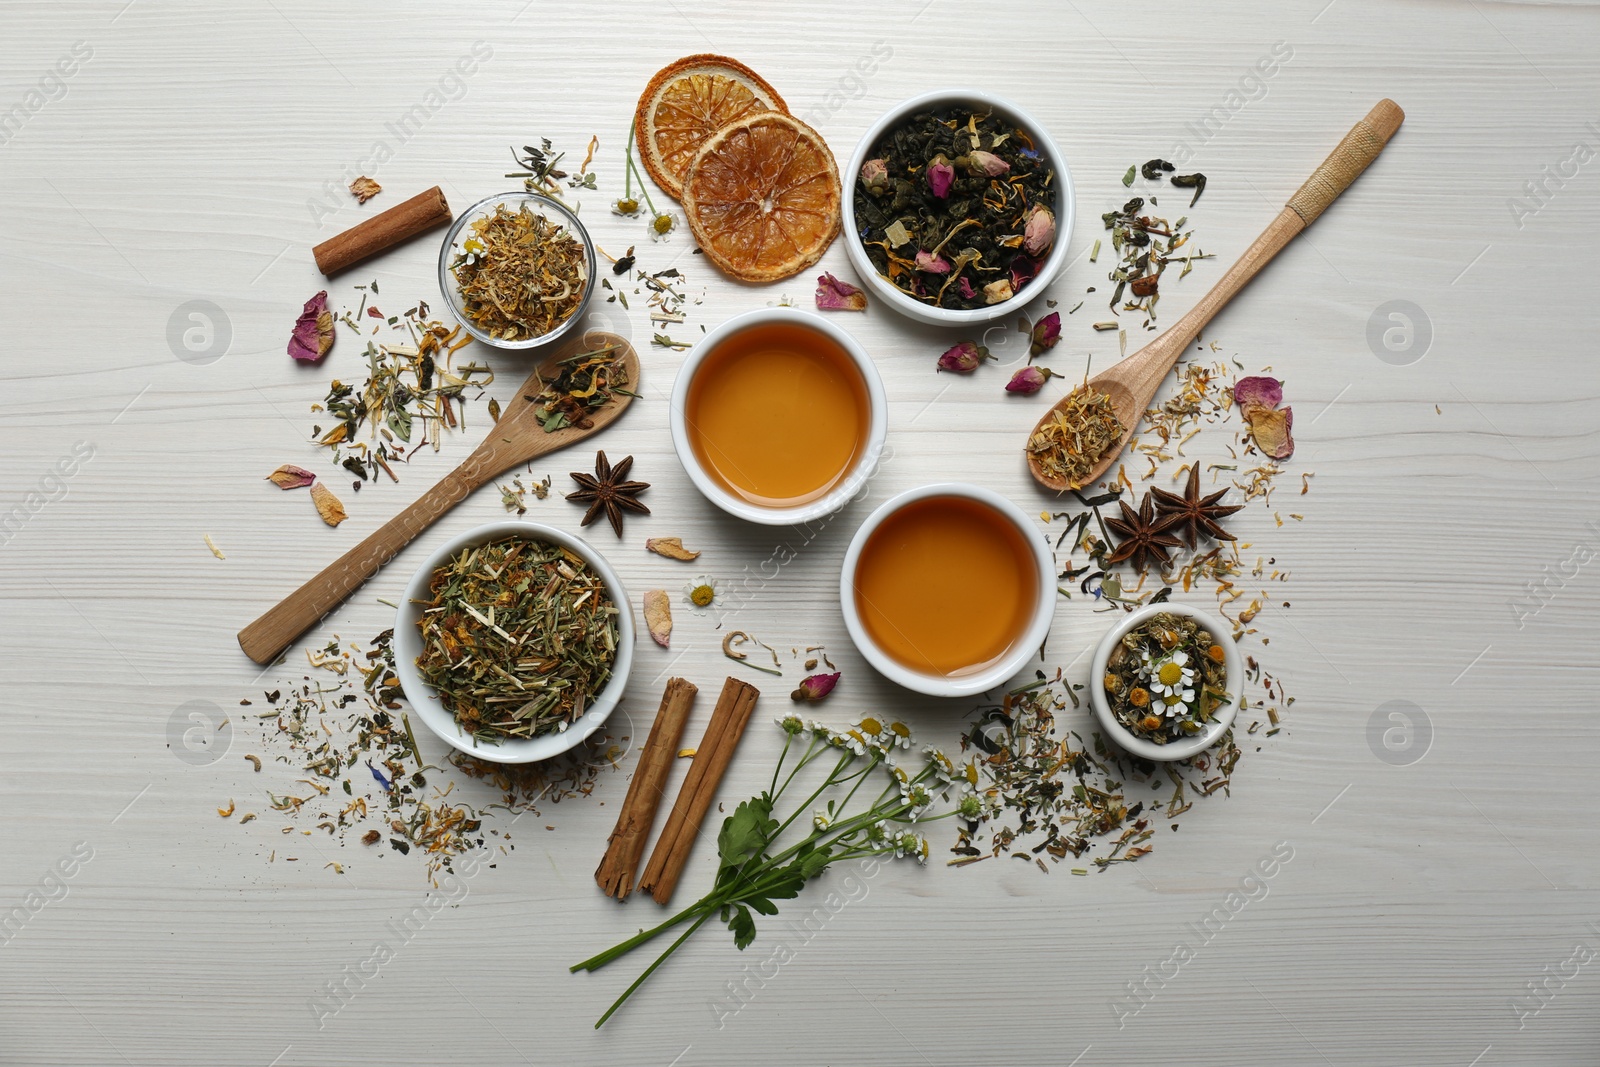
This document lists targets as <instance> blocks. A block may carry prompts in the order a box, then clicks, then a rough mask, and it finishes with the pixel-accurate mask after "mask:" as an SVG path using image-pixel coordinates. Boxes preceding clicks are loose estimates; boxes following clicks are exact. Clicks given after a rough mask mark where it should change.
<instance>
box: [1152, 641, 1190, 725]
mask: <svg viewBox="0 0 1600 1067" xmlns="http://www.w3.org/2000/svg"><path fill="white" fill-rule="evenodd" d="M1148 673H1149V677H1150V689H1151V690H1152V691H1153V692H1154V693H1155V695H1156V696H1158V697H1160V698H1161V700H1162V701H1163V702H1164V703H1165V704H1166V705H1167V713H1168V714H1169V715H1170V714H1173V710H1172V709H1173V708H1174V707H1176V706H1178V705H1180V704H1188V703H1190V702H1191V701H1193V700H1194V689H1193V688H1192V686H1193V685H1194V668H1193V667H1192V666H1190V665H1189V654H1188V653H1187V652H1174V653H1172V654H1171V655H1170V656H1166V657H1163V658H1162V659H1160V660H1157V661H1155V662H1153V663H1151V664H1150V667H1149V671H1148Z"/></svg>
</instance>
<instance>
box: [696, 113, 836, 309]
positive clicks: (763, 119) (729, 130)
mask: <svg viewBox="0 0 1600 1067" xmlns="http://www.w3.org/2000/svg"><path fill="white" fill-rule="evenodd" d="M683 213H684V215H685V216H686V217H687V218H688V220H689V228H690V229H691V230H693V231H694V239H695V240H696V241H698V242H699V243H700V249H701V251H703V252H704V253H705V255H706V258H707V259H709V260H711V261H712V262H713V263H715V264H716V265H717V266H719V267H721V268H722V269H723V270H724V271H726V272H727V273H729V274H731V275H733V276H734V277H735V278H738V279H740V280H741V281H747V282H770V281H775V280H776V279H778V278H787V277H789V275H791V274H795V273H797V272H799V271H802V270H805V269H806V268H807V267H809V266H811V264H813V263H815V262H816V261H817V260H819V259H821V258H822V253H823V252H824V251H826V250H827V248H828V245H829V244H830V243H831V242H832V241H833V238H834V236H835V235H836V234H838V232H839V168H838V166H837V165H836V164H835V163H834V161H833V153H832V152H830V151H829V150H828V145H827V142H826V141H824V140H823V139H822V135H821V134H819V133H817V131H816V130H813V129H812V128H811V127H810V126H807V125H806V124H805V123H803V122H801V121H800V120H799V119H797V118H795V117H794V116H792V115H785V114H780V113H779V112H776V111H768V112H765V113H764V114H760V115H752V116H750V117H749V118H746V119H741V120H739V121H737V122H730V123H728V124H727V125H726V126H724V127H722V129H720V130H718V131H717V132H716V133H714V134H712V136H711V138H710V139H709V140H708V141H706V143H705V144H704V145H702V146H701V147H700V151H699V152H697V153H696V154H695V157H694V159H692V160H691V161H690V162H689V171H688V176H687V177H686V178H685V179H684V183H683Z"/></svg>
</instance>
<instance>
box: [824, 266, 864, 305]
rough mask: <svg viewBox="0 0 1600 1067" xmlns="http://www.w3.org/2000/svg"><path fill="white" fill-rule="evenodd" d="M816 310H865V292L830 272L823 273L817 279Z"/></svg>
mask: <svg viewBox="0 0 1600 1067" xmlns="http://www.w3.org/2000/svg"><path fill="white" fill-rule="evenodd" d="M817 310H818V311H865V310H867V294H866V293H863V292H862V291H861V290H860V289H858V288H856V287H855V286H853V285H851V284H850V283H849V282H844V281H840V280H839V279H838V278H836V277H834V276H833V274H832V273H828V274H824V275H822V276H821V277H819V278H818V279H817Z"/></svg>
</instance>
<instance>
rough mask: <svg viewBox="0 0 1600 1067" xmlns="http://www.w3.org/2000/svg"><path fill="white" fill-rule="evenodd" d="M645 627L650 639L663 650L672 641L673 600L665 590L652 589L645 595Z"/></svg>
mask: <svg viewBox="0 0 1600 1067" xmlns="http://www.w3.org/2000/svg"><path fill="white" fill-rule="evenodd" d="M644 625H645V628H646V629H648V630H649V631H650V637H651V639H652V640H654V641H655V643H656V644H658V645H660V646H661V647H662V648H667V647H669V642H670V641H671V640H672V598H671V597H670V596H668V595H667V591H666V590H665V589H651V590H650V591H649V592H647V593H645V595H644Z"/></svg>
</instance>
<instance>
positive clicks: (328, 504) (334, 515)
mask: <svg viewBox="0 0 1600 1067" xmlns="http://www.w3.org/2000/svg"><path fill="white" fill-rule="evenodd" d="M311 502H312V503H313V504H315V505H316V506H317V514H318V515H321V516H322V521H323V522H325V523H327V524H328V525H329V526H337V525H339V524H340V523H341V522H343V521H344V520H345V519H347V518H349V517H350V516H348V515H346V514H345V513H344V505H343V504H341V503H339V498H338V497H336V496H334V495H333V490H331V489H329V488H328V487H327V486H326V485H323V484H322V483H321V482H317V483H316V484H314V485H313V486H312V487H311Z"/></svg>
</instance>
